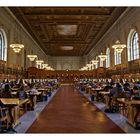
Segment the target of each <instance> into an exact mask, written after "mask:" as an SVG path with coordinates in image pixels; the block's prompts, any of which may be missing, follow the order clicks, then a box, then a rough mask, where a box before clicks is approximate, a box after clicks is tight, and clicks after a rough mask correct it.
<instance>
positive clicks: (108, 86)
mask: <svg viewBox="0 0 140 140" xmlns="http://www.w3.org/2000/svg"><path fill="white" fill-rule="evenodd" d="M112 88H113V87H112V86H110V85H107V86H105V87H104V91H110V90H111V89H112Z"/></svg>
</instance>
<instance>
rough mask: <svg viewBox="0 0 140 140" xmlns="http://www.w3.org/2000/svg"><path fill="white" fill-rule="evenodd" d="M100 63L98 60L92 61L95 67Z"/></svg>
mask: <svg viewBox="0 0 140 140" xmlns="http://www.w3.org/2000/svg"><path fill="white" fill-rule="evenodd" d="M98 62H99V61H98V60H92V61H91V63H92V64H93V65H97V63H98Z"/></svg>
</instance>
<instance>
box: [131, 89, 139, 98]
mask: <svg viewBox="0 0 140 140" xmlns="http://www.w3.org/2000/svg"><path fill="white" fill-rule="evenodd" d="M136 98H139V99H140V89H139V87H137V86H134V87H133V90H132V94H131V99H136Z"/></svg>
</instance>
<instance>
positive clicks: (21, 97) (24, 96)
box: [17, 85, 27, 100]
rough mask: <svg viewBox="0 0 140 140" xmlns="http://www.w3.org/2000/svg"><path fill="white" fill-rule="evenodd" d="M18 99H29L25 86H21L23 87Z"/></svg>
mask: <svg viewBox="0 0 140 140" xmlns="http://www.w3.org/2000/svg"><path fill="white" fill-rule="evenodd" d="M17 97H18V98H19V99H21V100H22V99H25V98H27V94H26V92H25V89H24V85H21V87H20V89H19V91H18V93H17Z"/></svg>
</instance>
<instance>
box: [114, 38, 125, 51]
mask: <svg viewBox="0 0 140 140" xmlns="http://www.w3.org/2000/svg"><path fill="white" fill-rule="evenodd" d="M125 47H126V45H125V44H121V43H120V42H119V40H117V41H116V43H115V44H114V45H113V46H112V48H114V49H115V51H116V52H118V53H122V51H123V49H124V48H125Z"/></svg>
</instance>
